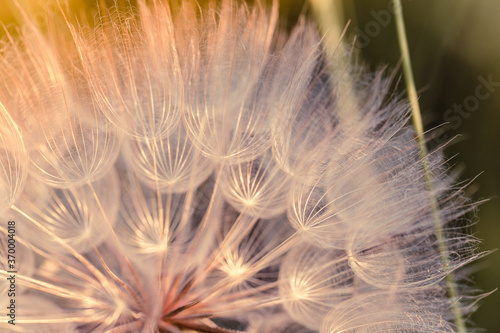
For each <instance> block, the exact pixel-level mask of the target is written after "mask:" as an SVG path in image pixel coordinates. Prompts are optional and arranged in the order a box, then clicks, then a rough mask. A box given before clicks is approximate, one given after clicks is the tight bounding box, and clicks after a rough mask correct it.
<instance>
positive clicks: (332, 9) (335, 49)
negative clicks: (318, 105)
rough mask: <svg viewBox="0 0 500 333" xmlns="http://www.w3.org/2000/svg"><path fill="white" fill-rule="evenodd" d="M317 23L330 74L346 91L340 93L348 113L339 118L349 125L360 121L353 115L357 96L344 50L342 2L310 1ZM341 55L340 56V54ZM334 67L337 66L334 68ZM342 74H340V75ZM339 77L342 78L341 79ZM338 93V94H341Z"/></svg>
mask: <svg viewBox="0 0 500 333" xmlns="http://www.w3.org/2000/svg"><path fill="white" fill-rule="evenodd" d="M310 3H311V7H312V9H313V13H314V16H315V17H316V22H317V23H318V28H319V31H320V34H321V36H323V40H322V45H323V50H324V53H325V55H326V59H327V60H328V64H329V65H328V69H329V74H330V75H331V76H332V77H334V78H335V79H338V80H339V81H340V82H341V85H342V86H343V87H344V88H345V89H341V90H340V91H342V92H341V94H342V96H341V99H342V100H344V101H345V103H346V104H345V107H344V108H343V109H344V110H346V112H342V111H341V112H340V114H339V116H340V118H342V119H343V120H344V121H346V122H347V123H348V124H350V123H356V122H358V121H359V119H358V115H357V114H355V113H353V112H352V110H356V105H357V102H356V96H355V91H354V80H353V78H352V76H351V73H349V71H348V70H347V68H349V66H350V60H351V59H350V58H349V57H344V55H343V52H345V51H344V50H343V49H342V48H343V47H344V45H343V44H342V39H343V37H344V34H345V31H346V29H347V27H345V24H344V17H343V13H344V8H343V7H344V6H343V3H342V0H310ZM339 53H340V54H339ZM332 66H335V68H333V67H332ZM339 66H342V67H343V68H346V70H345V71H339V70H338V68H339ZM339 73H340V74H339ZM339 75H340V76H341V77H339ZM339 93H340V92H337V93H336V94H339Z"/></svg>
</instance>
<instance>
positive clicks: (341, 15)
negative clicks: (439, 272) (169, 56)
mask: <svg viewBox="0 0 500 333" xmlns="http://www.w3.org/2000/svg"><path fill="white" fill-rule="evenodd" d="M18 1H19V2H20V3H21V4H22V6H23V8H25V9H26V11H27V12H28V13H29V15H30V16H31V17H32V18H33V20H34V21H35V22H37V24H39V25H40V26H42V27H43V26H44V25H46V24H47V20H50V19H51V17H52V16H53V15H57V12H58V8H57V6H56V4H55V1H54V0H18ZM401 1H402V3H403V11H404V16H405V21H406V29H407V34H408V41H409V45H410V53H411V57H412V61H413V68H414V73H415V80H416V85H417V89H419V92H420V103H421V109H422V113H423V117H424V122H425V126H426V129H433V128H436V127H437V126H439V128H438V129H437V130H435V131H433V132H432V133H433V134H432V135H433V139H432V140H431V141H430V142H429V145H430V146H431V148H433V147H435V146H437V145H442V144H444V143H446V142H448V141H449V140H451V139H453V140H452V141H451V142H450V143H449V144H448V145H447V147H446V148H445V154H446V155H447V156H448V157H450V158H451V157H452V159H451V162H450V164H451V165H452V166H453V167H454V168H455V169H457V170H461V171H462V172H461V176H460V177H461V179H462V180H470V179H473V178H474V177H476V176H478V175H479V177H478V178H477V179H475V180H474V182H473V183H472V185H470V186H469V187H468V189H467V192H468V193H467V194H468V195H469V196H470V197H472V198H473V199H474V200H475V201H479V200H483V199H489V201H488V202H485V203H483V204H481V205H480V207H479V211H478V213H477V217H478V219H479V221H480V222H478V223H477V224H475V225H474V226H473V227H472V229H473V232H474V233H475V235H476V236H477V237H478V238H479V239H480V240H482V245H481V250H483V251H487V250H494V249H497V248H499V247H500V196H499V195H500V1H498V0H439V1H436V0H401ZM61 2H65V3H69V8H70V9H71V11H72V13H75V14H81V13H86V14H87V16H89V15H90V16H91V15H92V14H93V13H95V8H96V3H97V0H96V1H87V0H61ZM101 2H103V3H104V2H109V3H112V1H104V0H101ZM201 2H203V1H201ZM313 2H314V4H313ZM313 5H314V6H313ZM315 6H319V7H321V6H326V7H324V8H331V9H329V10H320V11H319V14H320V15H321V16H322V20H323V21H322V31H328V32H332V33H333V34H334V35H335V34H338V33H339V32H341V31H342V30H343V29H344V27H345V26H346V24H347V23H348V22H349V25H348V27H347V30H346V34H345V37H344V40H345V41H346V42H349V43H350V42H351V41H352V40H353V39H354V36H357V37H356V38H357V42H356V44H355V45H354V49H353V50H354V51H355V53H357V55H358V56H359V58H360V59H362V61H364V62H365V63H366V64H367V65H368V66H369V67H370V68H372V69H376V68H379V67H380V66H384V65H386V66H388V68H389V69H397V68H398V67H397V66H398V62H399V60H400V55H399V49H398V44H397V39H396V33H395V29H394V17H393V14H392V11H391V6H390V1H389V0H311V2H308V1H304V0H282V1H281V2H280V12H281V18H282V21H281V24H282V26H283V28H285V29H289V28H290V27H292V26H293V25H294V23H295V22H296V20H297V18H298V17H299V16H300V15H307V16H309V17H310V18H311V19H316V18H317V17H318V16H317V15H316V16H315V13H316V14H318V12H317V11H315V10H314V8H318V7H315ZM325 20H326V21H325ZM328 20H329V22H328ZM20 21H21V16H20V14H19V11H18V10H17V9H16V7H15V6H14V4H13V0H0V22H1V23H2V24H4V25H6V26H9V25H11V24H16V22H20ZM3 34H4V33H3V31H1V30H0V35H3ZM443 124H444V125H443ZM469 269H470V270H471V271H472V272H473V275H472V280H473V281H471V283H473V284H475V286H476V287H477V288H478V289H481V290H482V291H484V292H489V291H492V290H494V289H495V288H497V287H499V286H500V251H498V252H494V253H492V254H490V255H488V256H486V257H485V258H483V259H481V260H480V261H478V262H476V263H474V264H473V265H471V266H470V267H469ZM479 304H480V308H479V310H478V311H477V312H476V313H475V314H474V315H473V316H472V317H471V321H473V322H474V323H475V325H476V326H477V327H479V328H481V329H483V330H484V331H486V332H492V333H494V332H500V315H498V313H499V312H500V291H497V292H495V293H493V294H492V295H490V296H488V297H487V298H485V299H483V300H482V301H480V303H479Z"/></svg>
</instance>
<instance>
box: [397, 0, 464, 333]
mask: <svg viewBox="0 0 500 333" xmlns="http://www.w3.org/2000/svg"><path fill="white" fill-rule="evenodd" d="M392 2H393V6H394V16H395V23H396V31H397V35H398V41H399V48H400V52H401V57H402V67H403V74H404V78H405V84H406V89H407V93H408V99H409V101H410V105H411V114H412V121H413V126H414V128H415V132H416V134H417V142H418V147H419V150H420V156H421V158H422V164H423V168H424V174H425V181H426V183H427V189H428V190H429V197H430V201H431V209H432V212H433V218H434V227H435V230H436V237H437V240H438V243H439V251H440V252H441V260H442V263H443V266H444V267H447V266H448V265H449V259H448V248H447V246H446V242H445V240H446V238H445V235H444V230H443V225H442V221H441V216H440V215H439V205H438V203H437V198H436V195H435V193H434V182H433V179H432V175H431V172H430V171H431V170H430V165H429V160H428V158H427V155H428V151H427V146H426V144H425V138H424V126H423V123H422V114H421V112H420V105H419V103H418V96H417V90H416V88H415V80H414V78H413V71H412V68H411V60H410V52H409V49H408V40H407V39H406V30H405V25H404V18H403V9H402V5H401V0H393V1H392ZM446 286H447V289H448V293H449V296H450V298H451V299H452V311H453V316H454V317H455V325H456V328H457V332H459V333H465V332H466V327H465V322H464V318H463V315H462V311H461V309H460V302H458V294H457V287H456V285H455V281H454V279H453V274H452V273H451V272H450V273H449V274H448V275H447V276H446Z"/></svg>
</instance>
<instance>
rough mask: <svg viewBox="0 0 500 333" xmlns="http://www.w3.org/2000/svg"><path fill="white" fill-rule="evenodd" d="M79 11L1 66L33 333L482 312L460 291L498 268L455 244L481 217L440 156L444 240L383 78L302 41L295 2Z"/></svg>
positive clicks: (413, 318) (437, 174)
mask: <svg viewBox="0 0 500 333" xmlns="http://www.w3.org/2000/svg"><path fill="white" fill-rule="evenodd" d="M20 10H21V11H22V13H23V14H24V11H23V10H22V9H20ZM60 11H61V13H60V14H61V16H62V22H63V24H57V23H54V25H53V26H52V25H50V26H49V27H48V29H47V32H43V33H42V32H41V31H39V30H38V29H37V28H36V27H35V26H34V25H33V24H32V23H31V22H30V21H29V17H28V16H27V15H24V16H26V17H25V18H26V20H27V22H26V23H25V24H26V29H23V31H24V30H25V31H24V32H23V33H21V34H20V36H19V37H14V36H11V35H7V37H6V39H5V40H4V42H3V44H2V45H3V46H2V47H3V48H4V49H2V53H0V78H1V79H2V80H1V83H0V87H1V89H0V121H1V125H2V126H1V127H0V160H1V166H2V168H1V169H0V211H1V212H6V214H8V215H7V216H9V218H12V219H13V220H15V221H16V227H17V226H19V229H17V230H19V232H18V234H16V237H17V238H16V239H17V241H18V244H19V245H18V248H17V251H19V261H21V262H22V263H19V270H18V275H17V281H18V283H19V289H18V291H19V293H20V294H19V296H18V297H19V300H23V301H22V302H21V301H20V302H19V314H20V315H19V324H20V325H26V326H22V329H24V330H25V331H36V330H38V331H39V332H143V333H148V332H170V333H179V332H200V333H201V332H215V333H224V332H230V331H234V330H236V332H283V333H285V332H286V333H292V332H296V333H299V332H301V333H310V332H322V333H323V332H324V333H331V332H373V331H389V330H392V331H403V332H406V331H408V332H410V331H412V332H413V331H417V332H448V331H450V330H453V328H454V326H453V324H452V323H451V320H452V317H453V316H452V305H453V303H454V302H459V303H460V305H461V306H462V309H463V311H464V313H466V312H467V310H468V309H472V308H473V306H471V305H470V304H467V302H465V301H464V300H456V299H452V298H451V297H450V296H449V295H447V290H446V285H445V283H444V282H443V279H445V278H446V277H447V276H448V275H449V274H450V273H451V272H452V271H455V270H458V269H459V268H461V267H462V266H464V265H466V264H467V263H469V262H471V261H473V260H474V259H477V258H478V257H479V256H480V255H481V254H477V253H476V252H475V248H476V243H477V241H476V240H475V239H473V238H472V237H470V236H468V235H465V234H460V233H458V231H457V229H453V228H452V227H451V225H452V223H453V220H454V219H456V218H460V217H461V216H463V215H464V214H465V213H466V212H467V211H468V210H471V209H473V205H469V204H467V201H466V200H465V199H463V196H462V193H461V190H460V189H457V188H456V185H454V179H453V177H451V176H448V175H447V171H448V170H446V167H445V164H446V163H445V161H443V159H442V157H441V156H440V154H441V153H440V152H439V151H437V152H433V153H432V154H431V155H430V157H429V168H430V170H431V173H432V177H434V178H435V187H434V188H433V190H432V193H431V194H432V195H434V196H435V197H436V198H437V201H438V207H437V208H438V213H439V214H440V217H441V218H442V221H443V222H442V225H441V226H440V227H441V228H443V229H444V230H445V237H444V239H441V238H440V237H437V236H436V233H435V219H434V217H433V207H432V204H431V201H430V200H429V195H430V190H429V189H428V187H427V186H426V182H425V175H426V174H425V172H424V168H423V166H422V159H421V156H420V154H419V151H418V145H417V143H416V141H415V139H414V133H413V131H412V130H411V129H409V128H408V127H407V126H406V125H405V122H406V120H407V110H408V104H407V103H406V102H404V101H387V100H386V99H387V98H388V96H389V95H390V94H389V86H390V82H389V81H388V80H387V79H385V73H384V72H383V71H380V72H376V73H375V74H365V73H363V70H362V69H361V68H358V67H356V66H354V65H352V64H351V63H350V59H349V56H348V55H346V54H344V51H343V48H342V46H341V45H339V51H338V54H337V55H336V57H335V58H334V59H333V60H330V59H326V58H325V57H324V55H323V54H322V53H323V52H322V47H321V44H320V40H321V38H320V36H318V34H317V32H316V28H315V26H314V25H313V24H312V23H308V22H307V20H306V19H305V18H301V19H300V20H299V23H298V24H297V26H296V27H295V28H294V29H293V30H292V31H291V32H290V33H289V34H287V33H285V32H284V31H282V29H280V28H278V27H279V25H278V10H277V2H273V4H272V5H271V6H266V5H264V4H263V3H261V2H259V1H257V2H256V3H255V4H254V5H252V6H250V5H248V6H247V5H238V4H236V3H235V2H234V1H232V0H224V1H222V3H218V4H216V3H215V1H214V2H210V3H209V4H207V5H206V6H196V5H195V4H194V3H191V2H183V3H182V4H180V5H177V6H174V5H172V6H171V5H169V4H168V3H167V2H165V3H163V2H161V1H157V2H154V3H153V4H147V3H146V2H145V1H138V5H137V7H136V8H127V7H125V8H107V9H106V8H102V9H101V11H100V12H99V14H98V15H97V16H96V17H95V22H93V23H94V24H93V25H92V24H89V25H87V24H86V23H82V22H73V21H72V15H69V14H70V13H67V12H66V9H65V8H60ZM54 21H56V19H54ZM90 26H92V27H90ZM337 58H338V59H340V60H338V63H337V62H336V61H337V60H336V59H337ZM8 238H9V230H8V229H7V228H6V227H5V226H0V245H1V247H0V256H1V258H2V259H1V261H0V276H2V281H3V282H2V284H1V285H0V291H1V290H5V288H7V287H6V285H5V281H6V279H5V277H6V276H8V275H9V272H8V271H9V269H8V268H9V267H8V266H7V265H8V263H7V262H5V260H4V258H5V257H6V256H5V253H4V252H2V251H4V250H5V249H8V247H6V246H5V244H8ZM443 248H446V249H449V254H450V255H449V256H447V258H445V259H443V250H442V249H443ZM0 296H1V297H5V292H2V293H1V295H0ZM30 302H31V303H30ZM34 302H35V303H34ZM29 304H39V306H38V307H37V308H34V307H33V306H32V305H29ZM0 317H1V318H2V322H1V323H0V327H1V328H2V330H12V329H13V328H12V327H11V326H8V325H7V324H6V322H7V321H6V320H4V319H6V317H5V316H3V317H2V315H0ZM35 325H36V328H34V327H35ZM17 327H21V326H16V328H14V330H16V329H17Z"/></svg>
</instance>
